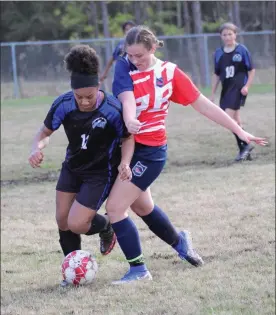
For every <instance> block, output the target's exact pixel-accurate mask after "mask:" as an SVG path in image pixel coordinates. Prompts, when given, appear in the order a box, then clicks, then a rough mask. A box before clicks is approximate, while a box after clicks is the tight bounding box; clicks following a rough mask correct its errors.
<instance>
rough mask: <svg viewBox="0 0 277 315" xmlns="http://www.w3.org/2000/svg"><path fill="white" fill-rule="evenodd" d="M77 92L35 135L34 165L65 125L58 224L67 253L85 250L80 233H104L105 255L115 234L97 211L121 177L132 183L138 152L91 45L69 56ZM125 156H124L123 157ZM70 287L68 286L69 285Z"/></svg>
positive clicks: (63, 98) (58, 104) (56, 106)
mask: <svg viewBox="0 0 277 315" xmlns="http://www.w3.org/2000/svg"><path fill="white" fill-rule="evenodd" d="M65 64H66V68H67V70H69V72H70V73H71V87H72V91H70V92H67V93H65V94H62V95H60V96H59V97H58V98H57V99H56V100H55V101H54V103H53V105H52V106H51V108H50V110H49V112H48V114H47V116H46V118H45V120H44V124H43V125H42V126H41V128H40V130H39V132H38V133H37V134H36V136H35V138H34V141H33V145H32V151H31V155H30V157H29V163H30V165H31V166H32V167H34V168H35V167H39V165H40V164H41V162H42V161H43V157H44V156H43V152H42V148H43V147H45V145H46V144H47V140H48V139H49V137H50V136H51V135H52V133H53V132H54V131H56V130H57V129H58V128H59V127H60V125H63V127H64V131H65V133H66V136H67V139H68V146H67V150H66V156H65V160H64V162H63V164H62V168H61V172H60V177H59V180H58V183H57V186H56V220H57V224H58V228H59V236H60V245H61V248H62V250H63V253H64V255H67V254H68V253H70V252H72V251H74V250H79V249H81V238H80V234H86V235H93V234H98V233H99V235H100V251H101V253H102V254H103V255H106V254H108V253H109V252H110V251H111V250H112V249H113V247H114V244H115V241H116V236H115V234H114V231H113V229H112V227H111V224H110V222H109V220H108V217H107V216H106V215H100V214H98V213H97V211H98V210H99V208H100V207H101V205H102V204H103V202H104V201H105V200H106V198H107V196H108V195H109V192H110V190H111V187H112V185H113V183H114V181H115V178H116V177H117V175H118V171H119V177H120V178H121V180H123V181H124V180H130V178H131V171H130V168H129V164H130V161H131V158H132V155H133V151H134V139H133V136H128V133H127V131H126V127H125V125H124V122H123V118H122V105H121V103H120V102H119V101H118V100H117V99H116V98H115V97H114V96H112V95H109V94H106V93H105V92H103V91H101V90H99V78H98V69H99V59H98V56H97V55H96V52H95V50H94V49H92V48H91V47H89V46H87V45H77V46H75V47H73V48H72V49H71V50H70V52H69V53H68V54H67V55H66V57H65ZM121 153H122V156H121ZM64 285H66V284H64Z"/></svg>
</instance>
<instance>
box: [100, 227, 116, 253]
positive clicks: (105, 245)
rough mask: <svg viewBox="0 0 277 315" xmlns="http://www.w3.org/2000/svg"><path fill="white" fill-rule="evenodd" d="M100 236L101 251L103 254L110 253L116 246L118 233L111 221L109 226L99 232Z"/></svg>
mask: <svg viewBox="0 0 277 315" xmlns="http://www.w3.org/2000/svg"><path fill="white" fill-rule="evenodd" d="M99 237H100V252H101V254H102V255H108V254H109V253H110V252H111V251H112V250H113V248H114V246H115V243H116V235H115V233H114V230H113V228H112V226H111V224H110V223H109V225H108V227H107V228H106V229H105V230H103V231H102V232H100V233H99Z"/></svg>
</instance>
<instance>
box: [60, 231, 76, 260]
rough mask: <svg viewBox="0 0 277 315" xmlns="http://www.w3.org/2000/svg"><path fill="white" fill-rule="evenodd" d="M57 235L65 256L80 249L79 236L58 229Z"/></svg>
mask: <svg viewBox="0 0 277 315" xmlns="http://www.w3.org/2000/svg"><path fill="white" fill-rule="evenodd" d="M59 235H60V239H59V242H60V245H61V248H62V251H63V253H64V255H65V256H66V255H68V254H69V253H71V252H73V251H74V250H79V249H81V236H80V235H79V234H75V233H73V232H72V231H70V230H67V231H62V230H60V229H59Z"/></svg>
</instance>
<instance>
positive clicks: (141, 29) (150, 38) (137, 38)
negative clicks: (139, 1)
mask: <svg viewBox="0 0 277 315" xmlns="http://www.w3.org/2000/svg"><path fill="white" fill-rule="evenodd" d="M134 44H143V45H144V47H145V48H146V49H148V50H151V49H152V47H153V45H157V47H163V46H164V42H163V41H162V40H158V38H157V37H156V35H155V34H154V33H153V32H152V31H151V30H150V29H149V28H148V27H146V26H144V25H138V26H134V27H132V28H131V29H130V30H129V31H128V33H127V34H126V37H125V48H126V46H131V45H134Z"/></svg>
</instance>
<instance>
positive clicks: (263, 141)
mask: <svg viewBox="0 0 277 315" xmlns="http://www.w3.org/2000/svg"><path fill="white" fill-rule="evenodd" d="M238 137H239V138H240V139H241V140H243V141H245V142H246V143H250V142H255V143H256V144H258V145H261V146H265V145H267V144H268V142H267V140H266V139H265V138H260V137H255V136H253V135H251V134H250V133H248V132H246V131H244V130H242V132H241V133H240V134H238Z"/></svg>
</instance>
